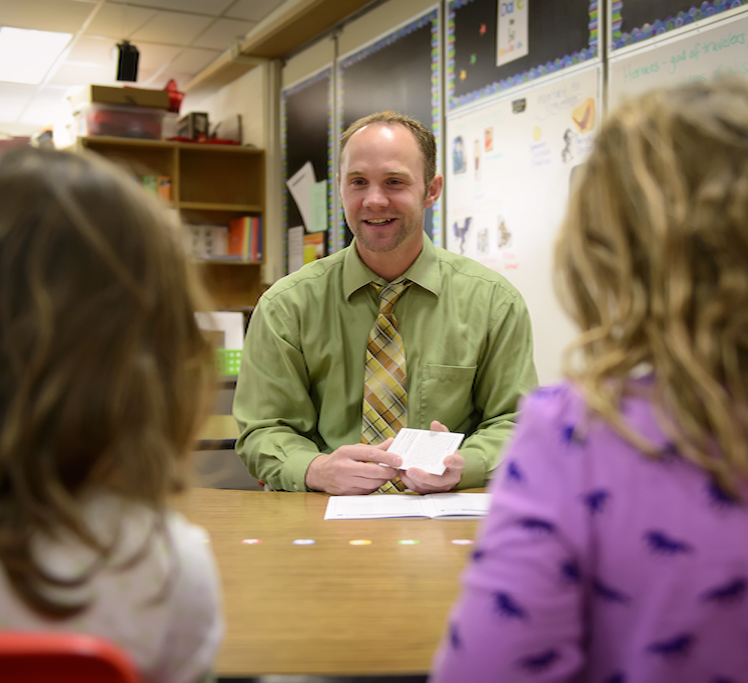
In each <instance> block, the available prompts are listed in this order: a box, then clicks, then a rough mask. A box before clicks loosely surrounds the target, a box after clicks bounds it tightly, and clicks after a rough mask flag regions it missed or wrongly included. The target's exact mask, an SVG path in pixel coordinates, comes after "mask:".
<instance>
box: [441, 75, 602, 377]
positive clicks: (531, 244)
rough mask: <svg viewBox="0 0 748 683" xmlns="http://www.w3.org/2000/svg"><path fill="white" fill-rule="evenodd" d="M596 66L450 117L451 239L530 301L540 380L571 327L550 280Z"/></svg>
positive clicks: (584, 149) (585, 132)
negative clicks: (556, 241)
mask: <svg viewBox="0 0 748 683" xmlns="http://www.w3.org/2000/svg"><path fill="white" fill-rule="evenodd" d="M600 83H601V71H600V67H599V66H594V67H591V68H589V69H587V70H584V71H577V72H575V73H574V74H569V75H566V76H563V77H559V78H558V79H556V80H553V81H548V82H546V83H544V84H543V85H542V86H541V85H540V84H538V85H536V86H535V87H534V88H533V89H525V90H521V91H517V92H515V93H514V94H512V95H510V96H506V97H504V98H501V99H497V100H494V101H493V102H492V103H489V104H486V105H483V106H481V107H476V108H473V109H472V110H470V111H463V112H461V113H458V114H455V115H453V116H451V117H449V118H448V119H447V131H446V144H447V145H448V150H449V151H448V159H447V183H446V188H447V212H446V240H447V248H448V249H449V250H450V251H454V252H456V253H459V254H464V255H465V256H469V257H471V258H473V259H475V260H477V261H480V262H481V263H483V264H485V265H486V266H488V267H489V268H491V269H493V270H496V271H498V272H499V273H501V274H503V275H504V276H505V277H507V279H509V280H510V281H511V282H512V283H513V284H514V285H515V286H516V287H517V288H518V289H519V290H520V292H521V293H522V295H523V296H524V298H525V301H526V302H527V305H528V307H529V310H530V315H531V317H532V320H533V329H534V334H535V355H536V363H537V366H538V372H539V374H540V380H541V382H552V381H555V380H557V379H559V377H560V356H561V350H562V347H563V346H564V345H565V344H566V343H568V342H569V341H571V339H572V338H573V335H574V330H573V327H572V325H571V323H570V322H569V321H568V320H567V319H566V316H565V315H564V314H563V313H562V311H561V309H560V306H559V305H558V304H557V302H556V299H555V295H554V292H553V287H552V283H551V265H552V252H553V242H554V239H555V235H556V232H557V230H558V227H559V226H560V223H561V220H562V218H563V215H564V211H565V208H566V203H567V200H568V196H569V189H570V187H571V185H572V183H573V182H574V177H575V175H576V173H577V171H578V169H579V167H580V165H581V164H583V163H584V161H585V159H586V157H587V155H588V153H589V151H590V149H591V148H592V141H593V137H594V133H595V130H596V127H597V126H598V124H599V119H600V115H601V111H600V108H601V107H600V105H601V102H600V92H601V89H600Z"/></svg>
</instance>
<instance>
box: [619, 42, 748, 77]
mask: <svg viewBox="0 0 748 683" xmlns="http://www.w3.org/2000/svg"><path fill="white" fill-rule="evenodd" d="M741 47H743V48H745V33H729V34H728V35H727V36H725V37H722V38H719V39H717V40H706V41H704V42H697V43H694V44H693V45H692V46H691V47H688V48H683V49H680V50H676V51H675V52H674V53H673V54H671V55H670V56H667V57H665V59H662V60H656V61H653V62H651V63H650V64H644V65H641V66H638V67H636V68H634V67H633V66H632V65H630V64H627V65H626V66H625V67H624V69H623V82H624V83H630V82H631V81H635V80H638V79H643V78H646V77H647V76H654V75H656V74H659V73H666V74H668V75H670V76H675V75H677V74H678V72H679V70H681V69H684V68H687V69H688V70H689V71H690V70H691V64H694V63H696V62H698V61H699V59H700V58H702V57H704V56H707V55H711V54H714V53H717V52H722V51H730V52H735V53H741V54H740V56H742V54H743V53H744V50H741V49H740V48H741ZM723 73H739V74H746V73H748V61H744V60H743V59H740V58H738V59H735V61H734V62H733V63H732V64H728V63H725V62H723V63H721V64H719V65H718V66H717V67H716V68H714V69H712V70H711V72H710V74H711V75H712V76H716V75H718V74H723ZM710 74H708V73H706V72H703V73H689V74H688V80H706V78H707V77H708V76H709V75H710Z"/></svg>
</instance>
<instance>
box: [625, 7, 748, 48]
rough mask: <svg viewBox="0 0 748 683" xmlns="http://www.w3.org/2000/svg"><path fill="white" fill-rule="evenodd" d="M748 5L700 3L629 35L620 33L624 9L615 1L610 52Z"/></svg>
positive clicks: (633, 30)
mask: <svg viewBox="0 0 748 683" xmlns="http://www.w3.org/2000/svg"><path fill="white" fill-rule="evenodd" d="M746 4H748V0H715V2H702V3H701V4H700V5H699V6H698V7H691V9H689V10H688V11H687V12H678V14H676V15H675V16H674V17H670V16H669V17H667V18H666V19H664V20H660V19H658V20H657V21H655V22H654V23H653V24H644V26H642V27H641V28H635V29H632V31H631V33H622V32H621V24H622V23H623V20H622V17H621V10H622V9H623V8H624V2H623V0H615V1H614V2H613V6H612V12H611V16H610V19H611V29H612V30H611V36H612V40H611V48H610V49H611V51H613V50H620V49H621V48H622V47H627V46H629V45H633V44H634V43H640V42H641V41H642V40H647V39H648V38H652V37H654V36H659V35H662V34H663V33H667V32H668V31H674V30H675V29H677V28H681V26H687V25H688V24H693V23H694V22H696V21H699V20H700V19H706V18H707V17H711V16H714V15H715V14H719V13H720V12H726V11H727V10H729V9H735V8H736V7H742V6H743V5H746Z"/></svg>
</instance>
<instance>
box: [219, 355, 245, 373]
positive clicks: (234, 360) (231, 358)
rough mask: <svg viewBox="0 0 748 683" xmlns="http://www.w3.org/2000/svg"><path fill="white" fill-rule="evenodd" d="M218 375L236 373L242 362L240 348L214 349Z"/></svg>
mask: <svg viewBox="0 0 748 683" xmlns="http://www.w3.org/2000/svg"><path fill="white" fill-rule="evenodd" d="M216 363H217V368H218V374H219V375H238V374H239V368H240V367H241V364H242V350H241V349H216Z"/></svg>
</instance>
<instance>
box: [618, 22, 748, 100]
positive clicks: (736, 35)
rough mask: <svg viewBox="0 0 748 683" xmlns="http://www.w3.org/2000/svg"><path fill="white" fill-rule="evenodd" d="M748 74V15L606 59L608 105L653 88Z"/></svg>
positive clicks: (702, 26)
mask: <svg viewBox="0 0 748 683" xmlns="http://www.w3.org/2000/svg"><path fill="white" fill-rule="evenodd" d="M728 73H729V74H738V75H740V76H746V75H747V74H748V13H746V10H742V11H741V13H740V14H737V15H733V16H731V17H728V18H725V19H722V20H721V21H714V22H713V23H709V24H707V25H699V26H698V27H697V28H694V29H693V30H691V31H688V32H686V33H681V34H680V35H678V36H675V37H673V38H670V39H667V40H662V41H661V42H658V43H655V44H654V45H650V46H647V47H644V48H642V49H639V50H635V51H632V52H629V53H628V54H626V55H621V56H616V57H613V58H612V59H611V60H610V65H609V74H610V75H609V80H608V102H609V105H610V106H611V107H615V106H616V105H617V104H618V103H619V102H620V101H621V99H622V98H624V97H626V96H636V95H639V94H641V93H643V92H645V91H647V90H651V89H652V88H657V87H663V86H672V85H680V84H682V83H688V82H690V81H706V80H711V79H712V78H714V77H715V76H717V75H719V74H728Z"/></svg>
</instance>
